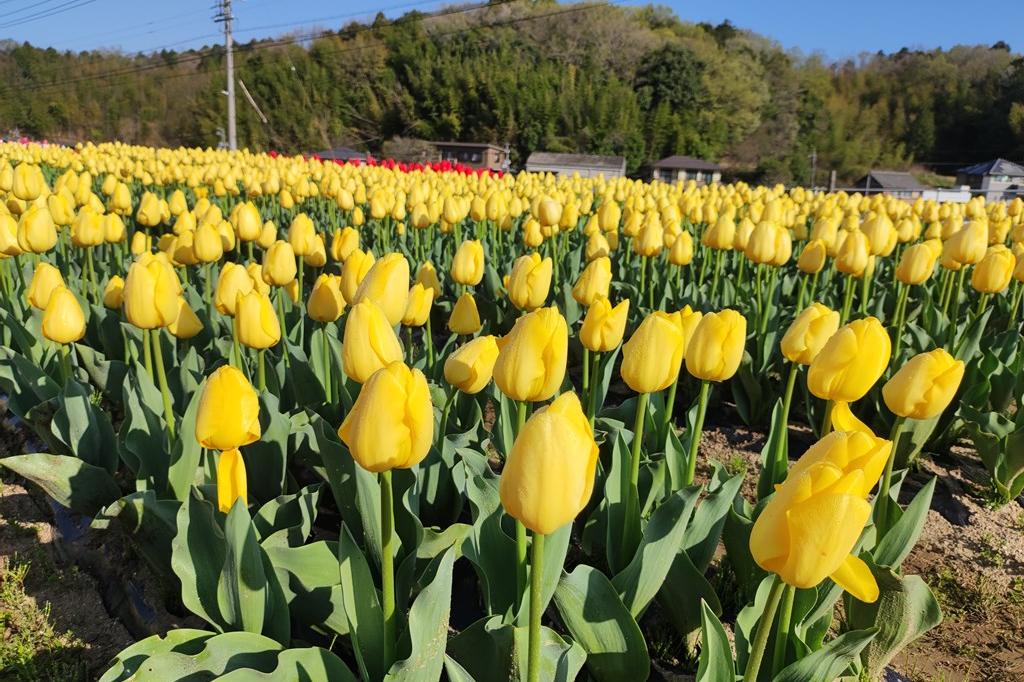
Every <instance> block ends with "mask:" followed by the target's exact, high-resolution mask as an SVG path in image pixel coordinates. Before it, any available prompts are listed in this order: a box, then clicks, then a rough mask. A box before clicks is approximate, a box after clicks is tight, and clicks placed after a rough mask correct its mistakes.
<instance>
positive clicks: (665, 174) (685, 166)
mask: <svg viewBox="0 0 1024 682" xmlns="http://www.w3.org/2000/svg"><path fill="white" fill-rule="evenodd" d="M648 176H649V179H651V180H661V181H662V182H686V181H688V180H693V181H694V182H696V183H697V184H698V185H710V184H711V183H713V182H720V181H721V180H722V167H721V166H719V165H718V164H717V163H714V162H712V161H705V160H704V159H697V158H694V157H692V156H682V155H680V154H674V155H672V156H666V157H665V158H664V159H662V160H661V161H655V162H654V163H652V164H651V167H650V172H649V173H648Z"/></svg>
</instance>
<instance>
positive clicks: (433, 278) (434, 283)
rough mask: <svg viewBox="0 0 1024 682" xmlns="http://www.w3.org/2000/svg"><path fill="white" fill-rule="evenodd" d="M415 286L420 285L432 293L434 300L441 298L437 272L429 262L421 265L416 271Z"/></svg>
mask: <svg viewBox="0 0 1024 682" xmlns="http://www.w3.org/2000/svg"><path fill="white" fill-rule="evenodd" d="M416 284H422V285H423V286H424V287H426V288H427V289H432V290H433V292H434V300H435V301H436V300H437V299H439V298H441V293H442V292H441V280H440V279H438V277H437V270H436V269H435V268H434V264H433V263H431V262H430V261H427V262H425V263H423V265H421V266H420V269H419V270H417V271H416Z"/></svg>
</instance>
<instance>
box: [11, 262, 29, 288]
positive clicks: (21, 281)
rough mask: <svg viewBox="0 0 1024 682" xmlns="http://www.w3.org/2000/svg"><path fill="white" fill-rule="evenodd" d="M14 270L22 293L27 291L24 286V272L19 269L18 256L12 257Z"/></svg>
mask: <svg viewBox="0 0 1024 682" xmlns="http://www.w3.org/2000/svg"><path fill="white" fill-rule="evenodd" d="M14 271H15V272H16V273H17V274H18V283H19V284H21V291H22V293H25V292H27V291H28V287H26V286H25V273H24V272H22V270H21V258H20V257H19V256H15V257H14Z"/></svg>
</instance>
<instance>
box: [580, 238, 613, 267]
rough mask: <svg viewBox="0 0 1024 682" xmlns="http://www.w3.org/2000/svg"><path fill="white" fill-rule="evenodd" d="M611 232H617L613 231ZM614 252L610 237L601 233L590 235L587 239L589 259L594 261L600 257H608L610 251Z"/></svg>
mask: <svg viewBox="0 0 1024 682" xmlns="http://www.w3.org/2000/svg"><path fill="white" fill-rule="evenodd" d="M609 234H615V233H614V232H611V233H609ZM611 252H612V247H611V244H610V243H609V241H608V239H607V238H606V237H605V236H604V235H603V234H600V233H595V234H592V235H590V238H589V239H587V253H586V256H587V261H588V262H590V261H594V260H597V259H599V258H606V257H607V256H608V254H609V253H611Z"/></svg>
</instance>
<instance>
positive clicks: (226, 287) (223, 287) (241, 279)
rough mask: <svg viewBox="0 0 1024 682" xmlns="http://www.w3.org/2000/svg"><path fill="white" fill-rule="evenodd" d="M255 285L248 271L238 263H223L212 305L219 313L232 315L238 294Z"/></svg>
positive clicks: (249, 289) (246, 292)
mask: <svg viewBox="0 0 1024 682" xmlns="http://www.w3.org/2000/svg"><path fill="white" fill-rule="evenodd" d="M254 287H255V283H254V282H253V281H252V277H251V276H250V275H249V271H248V270H246V269H245V267H244V266H242V265H239V264H238V263H231V262H228V263H225V264H224V267H223V268H221V271H220V278H219V279H218V280H217V290H216V292H215V293H214V295H213V305H214V306H215V307H216V308H217V312H219V313H220V314H221V315H228V316H231V317H234V315H235V312H236V306H237V303H238V297H239V295H244V294H248V293H249V292H250V291H252V290H253V288H254Z"/></svg>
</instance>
